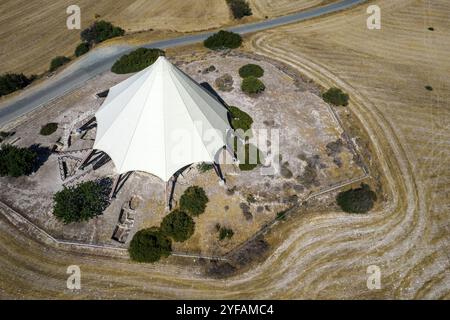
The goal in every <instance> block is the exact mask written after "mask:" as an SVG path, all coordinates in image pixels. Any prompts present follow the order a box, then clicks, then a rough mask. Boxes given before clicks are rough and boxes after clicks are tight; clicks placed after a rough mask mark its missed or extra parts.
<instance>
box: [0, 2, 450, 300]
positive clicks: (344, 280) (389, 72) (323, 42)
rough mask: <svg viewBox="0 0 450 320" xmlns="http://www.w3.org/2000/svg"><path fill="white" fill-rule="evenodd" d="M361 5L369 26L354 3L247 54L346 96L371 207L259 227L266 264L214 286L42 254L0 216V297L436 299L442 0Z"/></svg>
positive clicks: (445, 288) (264, 38)
mask: <svg viewBox="0 0 450 320" xmlns="http://www.w3.org/2000/svg"><path fill="white" fill-rule="evenodd" d="M373 2H374V3H377V4H379V5H380V6H381V7H382V19H383V20H382V21H383V25H382V30H381V31H369V30H367V29H366V28H365V25H366V17H367V15H366V13H365V9H366V8H365V7H364V6H361V7H358V8H355V9H353V10H351V11H348V12H345V13H341V14H337V15H332V16H329V17H326V18H323V19H317V20H315V21H310V22H307V23H301V24H298V25H291V26H287V27H283V28H279V29H276V30H273V31H269V32H264V33H260V34H256V35H254V36H253V37H252V39H251V42H250V43H249V49H251V50H254V51H256V52H257V53H259V54H264V55H268V56H270V57H272V58H276V59H279V60H280V61H284V62H285V63H287V64H290V65H291V66H293V67H295V68H297V69H298V70H300V71H301V72H303V73H304V74H305V75H307V76H309V77H310V78H312V79H314V80H315V81H317V82H318V83H320V84H322V85H323V86H326V87H328V86H332V85H334V86H339V87H341V88H342V89H344V90H345V91H347V92H348V93H349V94H350V96H351V104H350V106H349V109H350V110H351V116H350V117H352V118H353V120H354V121H359V122H360V124H361V125H362V126H363V127H364V129H365V131H366V132H367V135H368V137H370V148H371V150H372V151H373V152H372V154H373V156H374V158H373V162H378V164H379V167H380V170H381V172H382V178H381V182H382V184H383V191H384V197H385V200H384V203H383V205H382V206H379V207H378V208H377V210H375V211H373V212H371V213H370V214H368V215H364V216H354V215H347V214H343V213H340V212H334V211H331V212H320V214H319V213H318V212H310V213H308V214H304V215H301V216H298V217H293V219H292V220H290V221H289V223H285V224H282V225H281V226H279V227H278V228H277V229H276V230H274V232H273V233H271V234H270V236H269V238H268V240H269V241H270V242H271V243H273V244H278V246H277V247H276V248H275V250H274V252H273V253H272V254H271V256H270V258H269V259H267V260H266V261H265V262H264V263H262V264H260V265H259V266H257V267H255V268H253V269H252V270H251V271H248V272H246V273H244V274H241V275H238V276H236V277H233V278H230V279H228V280H212V279H205V278H203V277H202V275H201V273H200V272H198V271H199V270H198V269H197V268H196V267H185V266H183V265H180V264H170V262H173V261H172V260H167V261H165V262H163V263H160V264H155V265H140V264H131V263H129V262H127V261H126V260H123V261H122V260H111V259H107V258H97V257H89V256H80V255H77V254H73V253H66V252H61V251H56V250H54V249H52V248H45V249H44V248H43V247H42V245H40V244H38V243H37V242H35V241H33V240H29V239H27V238H25V237H24V236H23V235H21V234H19V233H17V232H16V231H15V230H14V229H12V228H11V227H10V226H9V225H8V224H7V223H6V222H4V221H3V220H0V221H1V223H0V256H1V257H2V258H1V259H0V268H1V270H2V272H1V273H0V283H1V284H2V285H1V286H0V296H1V297H29V298H30V297H46V298H50V297H52V298H76V299H80V298H114V297H115V298H137V297H139V298H228V299H232V298H247V299H248V298H328V299H330V298H400V299H414V298H416V299H425V298H443V299H449V298H450V259H449V258H450V257H449V249H450V240H449V235H450V230H449V229H450V228H449V224H448V221H449V219H450V205H449V202H450V200H449V199H450V194H449V187H450V186H449V184H450V168H449V165H448V163H449V160H450V159H449V158H450V154H449V150H450V148H449V145H450V128H449V123H450V108H449V101H450V80H449V71H450V56H449V54H448V53H449V51H450V42H449V41H448V39H449V38H450V25H449V23H450V19H449V12H450V3H449V2H448V1H446V0H434V1H419V0H396V1H390V0H378V1H373ZM428 27H433V28H434V29H435V31H429V30H428ZM426 85H431V86H432V87H433V88H434V90H433V91H427V90H426V89H425V86H426ZM2 219H3V218H2ZM71 264H78V265H80V267H81V270H82V288H83V289H82V290H81V292H79V293H71V292H69V291H68V290H67V289H65V283H66V278H67V275H66V274H65V272H66V268H67V266H68V265H71ZM369 265H378V266H379V267H380V268H381V272H382V289H381V290H375V291H369V290H368V289H367V287H366V280H367V275H366V268H367V266H369Z"/></svg>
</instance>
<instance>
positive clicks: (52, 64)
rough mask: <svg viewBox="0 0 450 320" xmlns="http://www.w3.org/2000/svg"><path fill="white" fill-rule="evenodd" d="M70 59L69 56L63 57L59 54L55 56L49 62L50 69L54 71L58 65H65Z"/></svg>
mask: <svg viewBox="0 0 450 320" xmlns="http://www.w3.org/2000/svg"><path fill="white" fill-rule="evenodd" d="M69 61H70V59H69V58H67V57H64V56H59V57H56V58H54V59H53V60H52V62H50V69H49V70H50V71H55V70H56V69H58V68H59V67H61V66H63V65H65V64H66V63H68V62H69Z"/></svg>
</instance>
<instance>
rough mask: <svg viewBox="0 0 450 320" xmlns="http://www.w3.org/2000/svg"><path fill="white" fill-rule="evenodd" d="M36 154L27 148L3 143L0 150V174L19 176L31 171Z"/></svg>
mask: <svg viewBox="0 0 450 320" xmlns="http://www.w3.org/2000/svg"><path fill="white" fill-rule="evenodd" d="M37 158H38V156H37V154H36V153H35V152H33V151H31V150H29V149H27V148H18V147H16V146H12V145H9V144H5V145H3V146H2V147H1V150H0V176H11V177H19V176H23V175H28V174H30V173H31V172H32V170H33V167H34V165H35V163H36V161H37Z"/></svg>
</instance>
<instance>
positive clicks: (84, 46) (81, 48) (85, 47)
mask: <svg viewBox="0 0 450 320" xmlns="http://www.w3.org/2000/svg"><path fill="white" fill-rule="evenodd" d="M89 50H90V46H89V43H87V42H82V43H80V44H79V45H78V46H77V47H76V49H75V56H77V57H80V56H82V55H83V54H85V53H88V52H89Z"/></svg>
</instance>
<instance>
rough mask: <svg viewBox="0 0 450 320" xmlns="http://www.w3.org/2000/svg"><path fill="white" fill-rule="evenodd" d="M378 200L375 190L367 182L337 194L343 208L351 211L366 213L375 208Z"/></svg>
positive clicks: (338, 201) (338, 202)
mask: <svg viewBox="0 0 450 320" xmlns="http://www.w3.org/2000/svg"><path fill="white" fill-rule="evenodd" d="M376 200H377V196H376V194H375V192H373V191H372V190H370V187H369V186H368V185H367V184H362V185H361V187H360V188H357V189H350V190H347V191H344V192H341V193H339V194H338V195H337V197H336V201H337V204H338V205H339V206H340V207H341V209H342V210H343V211H345V212H349V213H366V212H368V211H370V210H371V209H372V208H373V205H374V202H375V201H376Z"/></svg>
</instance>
